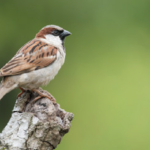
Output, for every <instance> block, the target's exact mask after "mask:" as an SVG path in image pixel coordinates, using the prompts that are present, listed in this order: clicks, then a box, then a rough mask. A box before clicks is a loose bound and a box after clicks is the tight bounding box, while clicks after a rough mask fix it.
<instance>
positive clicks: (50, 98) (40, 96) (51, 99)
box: [32, 89, 56, 104]
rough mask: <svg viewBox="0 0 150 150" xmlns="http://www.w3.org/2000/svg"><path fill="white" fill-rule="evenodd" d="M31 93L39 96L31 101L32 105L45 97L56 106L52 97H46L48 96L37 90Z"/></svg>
mask: <svg viewBox="0 0 150 150" xmlns="http://www.w3.org/2000/svg"><path fill="white" fill-rule="evenodd" d="M32 91H33V92H36V93H38V94H39V96H38V97H36V98H35V99H34V100H33V103H35V102H36V101H37V100H38V99H40V98H42V97H46V98H48V99H49V100H50V101H52V102H53V104H56V100H55V99H53V98H52V97H50V96H48V95H46V94H43V93H41V92H40V91H39V90H38V89H33V90H32Z"/></svg>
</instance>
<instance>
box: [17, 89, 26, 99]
mask: <svg viewBox="0 0 150 150" xmlns="http://www.w3.org/2000/svg"><path fill="white" fill-rule="evenodd" d="M19 89H20V90H21V93H19V94H18V96H17V98H18V97H20V96H21V95H22V94H23V93H24V92H25V90H24V89H23V88H21V87H19Z"/></svg>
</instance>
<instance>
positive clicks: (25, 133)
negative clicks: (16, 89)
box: [0, 89, 74, 150]
mask: <svg viewBox="0 0 150 150" xmlns="http://www.w3.org/2000/svg"><path fill="white" fill-rule="evenodd" d="M40 90H41V92H42V93H44V94H47V95H48V96H50V97H51V100H52V101H55V99H54V97H53V96H51V95H50V94H49V93H48V92H47V91H44V90H42V89H40ZM37 96H38V94H37V93H32V92H31V91H26V92H24V93H23V94H22V96H21V97H20V98H18V99H17V100H16V104H15V106H14V109H13V113H12V116H11V118H10V120H9V122H8V124H7V125H6V127H5V128H4V130H3V131H2V133H1V134H0V150H4V149H5V150H6V149H8V150H53V149H55V148H56V147H57V145H58V144H59V143H60V141H61V139H62V137H63V136H64V135H65V134H66V133H68V131H69V129H70V126H71V121H72V119H73V117H74V115H73V114H72V113H69V112H66V111H65V110H63V109H61V108H60V106H59V104H57V103H56V104H54V103H53V102H52V101H51V100H49V99H48V98H41V99H39V100H37V101H36V102H33V101H34V99H35V98H36V97H37Z"/></svg>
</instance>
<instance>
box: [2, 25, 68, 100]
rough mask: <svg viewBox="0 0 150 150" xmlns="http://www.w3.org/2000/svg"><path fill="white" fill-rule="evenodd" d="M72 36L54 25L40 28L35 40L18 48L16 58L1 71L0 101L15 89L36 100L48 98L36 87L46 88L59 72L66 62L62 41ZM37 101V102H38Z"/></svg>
mask: <svg viewBox="0 0 150 150" xmlns="http://www.w3.org/2000/svg"><path fill="white" fill-rule="evenodd" d="M70 34H71V33H70V32H69V31H67V30H64V29H63V28H61V27H59V26H56V25H47V26H45V27H44V28H42V29H41V30H40V31H39V32H38V33H37V34H36V36H35V38H34V39H32V40H31V41H29V42H28V43H26V44H25V45H24V46H23V47H21V48H20V49H19V50H18V52H17V53H16V55H15V56H14V57H13V58H12V59H11V60H10V61H9V62H8V63H7V64H6V65H5V66H4V67H2V68H1V70H0V77H3V78H2V81H1V84H0V100H1V99H2V98H3V96H4V95H5V94H7V93H8V92H10V91H11V90H13V89H15V88H20V89H21V91H22V92H21V93H20V94H19V95H18V97H20V96H21V95H22V94H23V92H24V91H26V90H30V91H33V92H37V93H38V94H39V97H38V98H37V99H39V98H41V97H47V98H49V99H51V98H50V97H49V96H47V95H44V94H43V93H41V92H40V90H38V89H39V87H40V86H44V85H47V84H48V83H49V82H50V81H51V80H52V79H54V77H55V76H56V74H57V73H58V71H59V70H60V68H61V66H62V65H63V64H64V61H65V55H66V52H65V47H64V40H65V37H66V36H69V35H70ZM37 99H36V100H37Z"/></svg>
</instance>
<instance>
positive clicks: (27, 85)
mask: <svg viewBox="0 0 150 150" xmlns="http://www.w3.org/2000/svg"><path fill="white" fill-rule="evenodd" d="M63 63H64V59H63V58H62V59H61V60H56V61H55V62H54V63H53V64H51V65H50V66H47V67H45V68H42V69H39V70H35V71H32V72H29V73H24V74H22V75H20V77H19V84H18V85H19V87H22V88H24V89H27V90H31V89H35V88H39V87H40V86H43V85H46V84H48V83H49V82H50V81H51V80H52V79H54V77H55V75H56V74H57V73H58V71H59V70H60V68H61V66H62V65H63Z"/></svg>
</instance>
